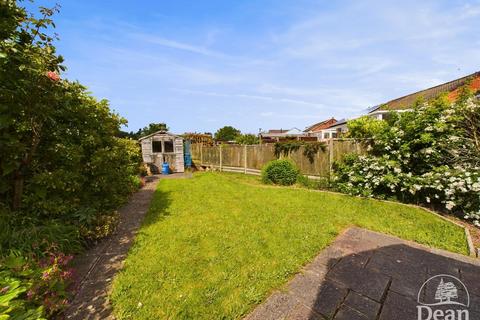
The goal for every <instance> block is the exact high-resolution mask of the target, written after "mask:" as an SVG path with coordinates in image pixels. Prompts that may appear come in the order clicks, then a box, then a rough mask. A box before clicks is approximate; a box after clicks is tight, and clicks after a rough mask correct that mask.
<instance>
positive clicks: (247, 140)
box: [235, 133, 259, 144]
mask: <svg viewBox="0 0 480 320" xmlns="http://www.w3.org/2000/svg"><path fill="white" fill-rule="evenodd" d="M235 141H236V142H237V143H238V144H258V142H259V139H258V136H257V135H255V134H251V133H246V134H240V135H238V136H237V138H236V139H235Z"/></svg>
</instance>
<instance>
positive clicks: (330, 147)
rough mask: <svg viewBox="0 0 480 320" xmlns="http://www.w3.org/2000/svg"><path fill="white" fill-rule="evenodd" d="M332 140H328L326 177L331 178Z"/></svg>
mask: <svg viewBox="0 0 480 320" xmlns="http://www.w3.org/2000/svg"><path fill="white" fill-rule="evenodd" d="M333 159H334V157H333V139H330V140H328V176H329V177H331V176H332V166H333Z"/></svg>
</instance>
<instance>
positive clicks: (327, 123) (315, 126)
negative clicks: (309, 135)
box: [304, 118, 337, 132]
mask: <svg viewBox="0 0 480 320" xmlns="http://www.w3.org/2000/svg"><path fill="white" fill-rule="evenodd" d="M336 122H337V120H336V119H335V118H330V119H327V120H323V121H320V122H317V123H315V124H312V125H311V126H309V127H307V128H305V130H304V131H305V132H312V131H313V132H315V131H320V130H322V129H327V128H328V127H330V126H332V125H333V124H335V123H336Z"/></svg>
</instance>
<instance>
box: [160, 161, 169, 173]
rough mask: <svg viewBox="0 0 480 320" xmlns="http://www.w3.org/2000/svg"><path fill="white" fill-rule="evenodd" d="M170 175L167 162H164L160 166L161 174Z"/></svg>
mask: <svg viewBox="0 0 480 320" xmlns="http://www.w3.org/2000/svg"><path fill="white" fill-rule="evenodd" d="M169 173H170V167H169V166H168V162H164V163H163V164H162V174H169Z"/></svg>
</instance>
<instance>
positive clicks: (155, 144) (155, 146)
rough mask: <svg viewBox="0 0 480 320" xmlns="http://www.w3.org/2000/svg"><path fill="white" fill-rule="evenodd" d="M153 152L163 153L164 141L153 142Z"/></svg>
mask: <svg viewBox="0 0 480 320" xmlns="http://www.w3.org/2000/svg"><path fill="white" fill-rule="evenodd" d="M152 152H154V153H162V141H152Z"/></svg>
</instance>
